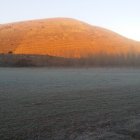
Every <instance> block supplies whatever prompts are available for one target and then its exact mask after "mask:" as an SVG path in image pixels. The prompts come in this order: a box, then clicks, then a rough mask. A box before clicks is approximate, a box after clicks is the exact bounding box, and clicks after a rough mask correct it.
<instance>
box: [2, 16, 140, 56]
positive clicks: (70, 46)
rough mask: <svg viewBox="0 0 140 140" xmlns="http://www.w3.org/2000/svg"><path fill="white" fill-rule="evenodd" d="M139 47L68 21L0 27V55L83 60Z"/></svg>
mask: <svg viewBox="0 0 140 140" xmlns="http://www.w3.org/2000/svg"><path fill="white" fill-rule="evenodd" d="M139 47H140V43H138V42H135V41H133V40H130V39H127V38H125V37H123V36H121V35H119V34H117V33H115V32H112V31H110V30H107V29H104V28H101V27H97V26H92V25H89V24H87V23H84V22H81V21H78V20H75V19H70V18H52V19H44V20H33V21H25V22H18V23H10V24H4V25H2V26H0V53H4V54H5V53H13V54H37V55H50V56H58V57H65V58H83V57H89V56H93V55H101V54H107V55H120V54H121V55H122V54H123V55H127V54H131V53H135V54H137V53H139V52H140V49H139Z"/></svg>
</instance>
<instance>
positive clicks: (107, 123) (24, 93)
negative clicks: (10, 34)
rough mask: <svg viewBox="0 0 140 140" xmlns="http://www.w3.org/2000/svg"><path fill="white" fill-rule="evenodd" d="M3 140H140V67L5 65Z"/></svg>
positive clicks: (0, 78) (0, 99) (1, 72)
mask: <svg viewBox="0 0 140 140" xmlns="http://www.w3.org/2000/svg"><path fill="white" fill-rule="evenodd" d="M0 140H140V69H131V68H129V69H125V68H122V69H117V68H112V69H111V68H95V69H86V68H85V69H60V68H59V69H58V68H57V69H53V68H51V69H47V68H0Z"/></svg>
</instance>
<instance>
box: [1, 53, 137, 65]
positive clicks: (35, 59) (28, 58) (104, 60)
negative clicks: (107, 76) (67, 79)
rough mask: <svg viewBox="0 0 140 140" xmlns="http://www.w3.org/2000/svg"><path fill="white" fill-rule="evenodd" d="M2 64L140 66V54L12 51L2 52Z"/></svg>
mask: <svg viewBox="0 0 140 140" xmlns="http://www.w3.org/2000/svg"><path fill="white" fill-rule="evenodd" d="M0 66H5V67H6V66H10V67H27V66H28V67H29V66H36V67H41V66H48V67H51V66H52V67H59V66H60V67H84V66H86V67H96V66H99V67H104V66H120V67H121V66H122V67H123V66H132V67H139V66H140V55H138V54H133V53H131V54H127V55H123V54H120V55H106V54H101V55H94V56H88V57H86V58H63V57H55V56H48V55H21V54H20V55H15V54H13V53H12V52H9V53H8V54H0Z"/></svg>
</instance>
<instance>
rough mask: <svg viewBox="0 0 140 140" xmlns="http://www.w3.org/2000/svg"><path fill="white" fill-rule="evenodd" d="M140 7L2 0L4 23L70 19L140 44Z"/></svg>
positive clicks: (128, 2) (126, 2) (128, 0)
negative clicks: (102, 28)
mask: <svg viewBox="0 0 140 140" xmlns="http://www.w3.org/2000/svg"><path fill="white" fill-rule="evenodd" d="M139 5H140V1H138V0H133V1H132V0H123V1H121V0H118V1H111V0H107V1H101V0H87V1H84V0H77V1H74V0H72V1H65V0H59V1H57V0H53V1H49V0H46V1H34V0H24V1H18V0H13V1H8V0H5V1H1V0H0V9H1V12H0V17H1V18H0V24H4V23H11V22H17V21H26V20H33V19H43V18H54V17H68V18H74V19H78V20H81V21H84V22H87V23H89V24H91V25H96V26H101V27H104V28H107V29H110V30H112V31H115V32H117V33H119V34H121V35H123V36H125V37H127V38H130V39H133V40H137V41H140V26H139V24H140V19H138V17H139V16H140V9H139Z"/></svg>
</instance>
